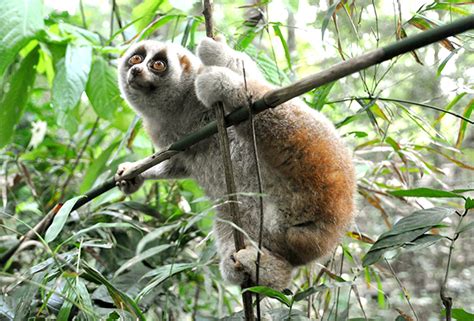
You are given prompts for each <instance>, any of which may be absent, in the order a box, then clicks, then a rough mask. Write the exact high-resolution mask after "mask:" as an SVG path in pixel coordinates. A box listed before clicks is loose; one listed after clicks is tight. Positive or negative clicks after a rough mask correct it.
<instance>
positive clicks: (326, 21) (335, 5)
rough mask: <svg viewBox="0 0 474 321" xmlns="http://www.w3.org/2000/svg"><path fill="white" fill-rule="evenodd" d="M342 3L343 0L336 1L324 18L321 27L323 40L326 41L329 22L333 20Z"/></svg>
mask: <svg viewBox="0 0 474 321" xmlns="http://www.w3.org/2000/svg"><path fill="white" fill-rule="evenodd" d="M340 3H341V0H337V1H334V3H333V4H332V5H331V6H330V7H329V8H328V11H326V14H325V15H324V18H323V23H322V25H321V39H322V40H324V33H325V32H326V28H327V27H328V24H329V21H330V20H331V17H332V15H333V14H334V13H335V12H336V8H337V6H338V5H339V4H340Z"/></svg>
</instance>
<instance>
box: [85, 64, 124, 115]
mask: <svg viewBox="0 0 474 321" xmlns="http://www.w3.org/2000/svg"><path fill="white" fill-rule="evenodd" d="M86 93H87V97H89V100H90V102H91V104H92V107H93V108H94V110H95V112H96V113H97V115H99V116H100V117H102V118H104V119H109V120H110V119H112V116H113V114H114V111H115V110H116V109H117V107H118V106H119V105H120V104H121V101H122V99H121V98H120V91H119V89H118V87H117V73H116V71H115V68H113V67H112V66H110V65H109V64H108V63H107V61H106V60H104V59H103V58H102V57H99V58H97V59H96V60H95V61H94V63H93V64H92V67H91V72H90V76H89V81H88V82H87V86H86Z"/></svg>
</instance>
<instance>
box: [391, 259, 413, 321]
mask: <svg viewBox="0 0 474 321" xmlns="http://www.w3.org/2000/svg"><path fill="white" fill-rule="evenodd" d="M384 260H385V263H386V264H387V265H388V267H389V269H390V272H391V273H392V275H393V277H394V278H395V280H396V281H397V283H398V286H399V287H400V289H401V290H402V292H403V296H404V297H405V300H406V301H407V303H408V306H409V307H410V310H411V312H412V313H413V315H414V316H415V319H416V320H419V318H418V315H417V314H416V311H415V309H414V308H413V305H412V304H411V301H410V296H409V295H408V292H407V290H406V288H405V287H404V286H403V284H402V282H401V281H400V279H399V278H398V276H397V274H396V273H395V271H394V270H393V267H392V265H391V264H390V262H389V261H388V260H387V259H384Z"/></svg>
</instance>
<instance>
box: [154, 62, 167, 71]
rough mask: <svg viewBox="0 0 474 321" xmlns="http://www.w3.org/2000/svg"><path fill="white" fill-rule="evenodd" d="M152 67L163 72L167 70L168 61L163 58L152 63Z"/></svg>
mask: <svg viewBox="0 0 474 321" xmlns="http://www.w3.org/2000/svg"><path fill="white" fill-rule="evenodd" d="M151 68H153V69H154V70H156V71H158V72H163V71H165V70H166V63H165V62H164V61H162V60H157V61H155V62H154V63H153V64H152V65H151Z"/></svg>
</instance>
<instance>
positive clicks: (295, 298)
mask: <svg viewBox="0 0 474 321" xmlns="http://www.w3.org/2000/svg"><path fill="white" fill-rule="evenodd" d="M353 284H354V282H350V281H344V282H334V283H331V284H328V285H326V284H321V285H318V286H312V287H310V288H307V289H306V290H304V291H301V292H298V293H295V295H294V296H293V301H295V302H298V301H301V300H304V299H306V298H307V297H309V296H310V295H313V294H315V293H318V292H321V291H324V290H327V289H333V288H339V287H344V286H351V285H353Z"/></svg>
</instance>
